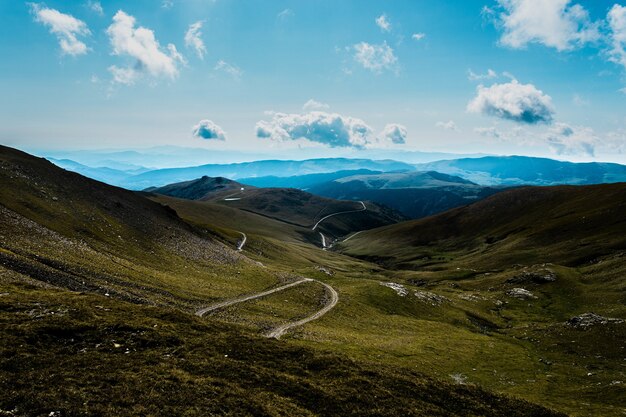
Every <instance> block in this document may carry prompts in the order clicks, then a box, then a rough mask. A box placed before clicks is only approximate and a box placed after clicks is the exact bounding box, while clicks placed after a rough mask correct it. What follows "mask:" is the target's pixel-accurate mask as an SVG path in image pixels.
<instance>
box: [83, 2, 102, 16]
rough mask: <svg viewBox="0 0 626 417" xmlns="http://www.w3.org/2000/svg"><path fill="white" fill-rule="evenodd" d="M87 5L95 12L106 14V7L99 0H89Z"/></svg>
mask: <svg viewBox="0 0 626 417" xmlns="http://www.w3.org/2000/svg"><path fill="white" fill-rule="evenodd" d="M86 6H87V7H88V8H89V9H90V10H91V11H92V12H94V13H97V14H98V15H100V16H104V9H103V8H102V5H101V4H100V2H99V1H93V0H88V1H87V3H86Z"/></svg>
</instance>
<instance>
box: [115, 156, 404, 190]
mask: <svg viewBox="0 0 626 417" xmlns="http://www.w3.org/2000/svg"><path fill="white" fill-rule="evenodd" d="M359 169H367V170H372V171H383V172H385V171H399V170H414V169H415V168H414V167H413V165H410V164H407V163H404V162H398V161H392V160H382V161H374V160H370V159H348V158H323V159H309V160H305V161H280V160H266V161H255V162H243V163H236V164H207V165H200V166H196V167H187V168H167V169H158V170H153V171H148V172H144V173H142V174H139V175H135V176H132V177H129V178H127V179H125V180H124V181H123V182H121V183H120V184H117V185H120V186H123V187H125V188H129V189H133V190H142V189H145V188H148V187H159V186H163V185H166V184H172V183H177V182H183V181H190V180H192V179H196V178H200V177H203V176H209V177H225V178H230V179H233V180H239V179H241V178H250V177H260V176H282V177H289V176H294V175H302V174H314V173H332V172H336V171H344V170H359Z"/></svg>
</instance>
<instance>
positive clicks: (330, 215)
mask: <svg viewBox="0 0 626 417" xmlns="http://www.w3.org/2000/svg"><path fill="white" fill-rule="evenodd" d="M359 203H360V204H361V206H363V207H361V208H360V209H358V210H347V211H338V212H337V213H332V214H329V215H328V216H324V217H322V218H321V219H319V220H318V222H317V223H315V225H314V226H313V227H312V228H311V230H313V231H315V229H317V226H319V225H320V223H321V222H323V221H324V220H326V219H328V218H330V217H333V216H337V215H339V214H347V213H358V212H359V211H365V210H367V207H365V203H364V202H362V201H359Z"/></svg>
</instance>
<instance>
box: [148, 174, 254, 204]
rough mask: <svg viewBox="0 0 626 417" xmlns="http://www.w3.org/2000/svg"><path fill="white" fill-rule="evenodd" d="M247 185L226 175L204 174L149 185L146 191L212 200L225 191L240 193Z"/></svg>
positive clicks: (191, 198)
mask: <svg viewBox="0 0 626 417" xmlns="http://www.w3.org/2000/svg"><path fill="white" fill-rule="evenodd" d="M245 187H246V186H244V185H243V184H240V183H238V182H236V181H233V180H229V179H227V178H224V177H217V178H211V177H207V176H204V177H202V178H199V179H196V180H192V181H184V182H181V183H176V184H169V185H166V186H163V187H149V188H146V189H145V190H144V191H145V192H155V193H157V194H163V195H169V196H170V197H178V198H184V199H187V200H211V199H213V198H216V197H217V196H218V195H223V193H232V192H236V193H239V192H240V191H243V190H244V188H245ZM248 188H249V187H248Z"/></svg>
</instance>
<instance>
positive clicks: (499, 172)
mask: <svg viewBox="0 0 626 417" xmlns="http://www.w3.org/2000/svg"><path fill="white" fill-rule="evenodd" d="M416 167H417V169H419V170H432V171H438V172H442V173H446V174H450V175H457V176H460V177H463V178H465V179H467V180H470V181H473V182H475V183H478V184H482V185H521V184H527V185H560V184H563V185H567V184H569V185H588V184H602V183H614V182H623V181H626V166H624V165H619V164H612V163H599V162H590V163H574V162H564V161H555V160H553V159H547V158H531V157H525V156H487V157H483V158H463V159H453V160H445V161H437V162H429V163H424V164H418V165H416Z"/></svg>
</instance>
